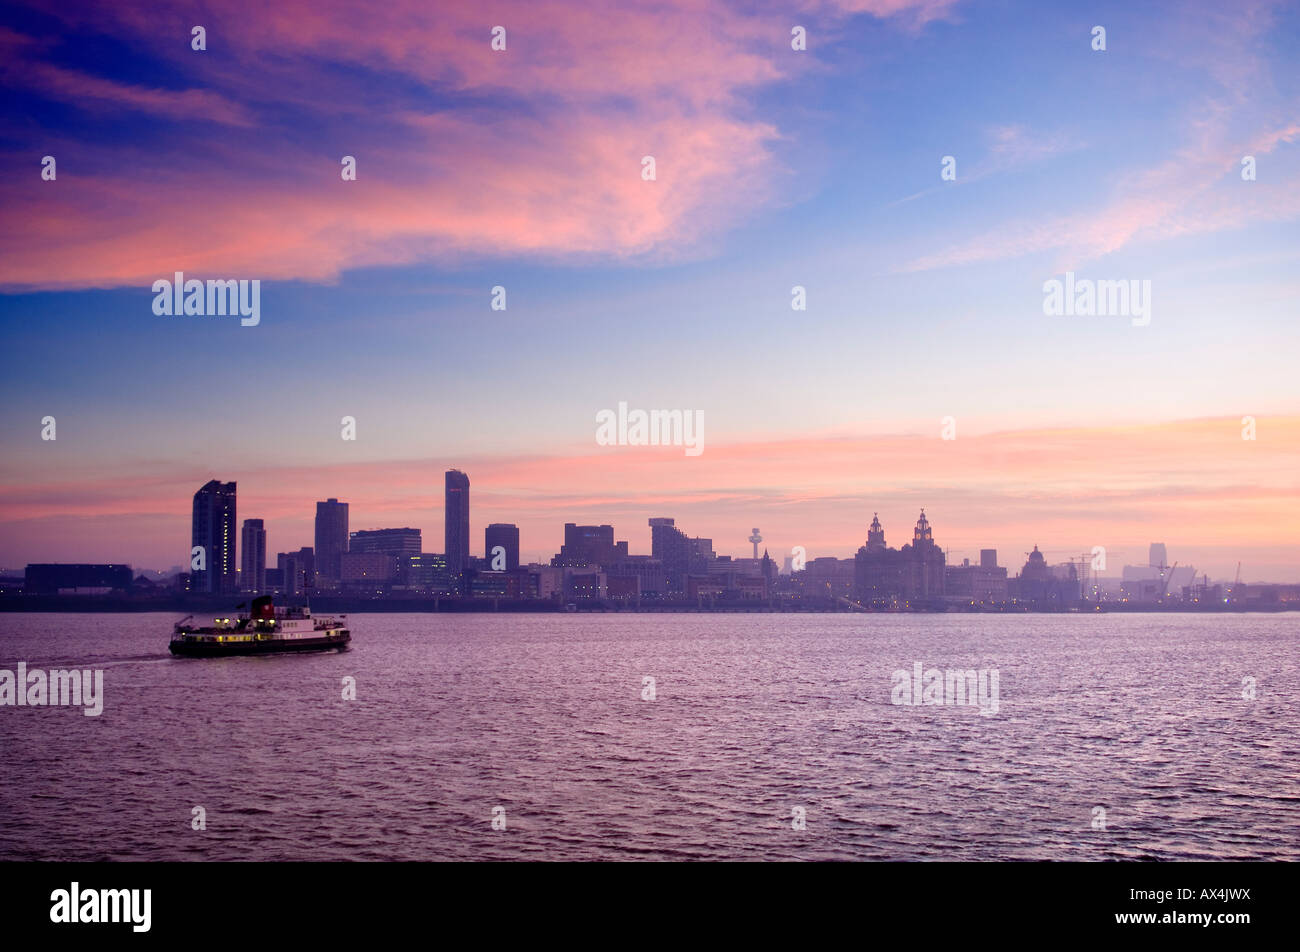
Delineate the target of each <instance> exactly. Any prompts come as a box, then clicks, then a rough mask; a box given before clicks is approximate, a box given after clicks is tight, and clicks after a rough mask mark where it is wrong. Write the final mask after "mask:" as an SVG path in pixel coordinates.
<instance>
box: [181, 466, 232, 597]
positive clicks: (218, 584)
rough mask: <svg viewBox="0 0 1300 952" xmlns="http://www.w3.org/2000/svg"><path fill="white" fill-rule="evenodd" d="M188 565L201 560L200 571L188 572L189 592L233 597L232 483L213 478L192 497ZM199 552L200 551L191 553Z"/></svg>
mask: <svg viewBox="0 0 1300 952" xmlns="http://www.w3.org/2000/svg"><path fill="white" fill-rule="evenodd" d="M190 545H191V546H192V547H193V548H192V549H191V562H190V564H191V566H193V565H194V560H196V559H198V558H200V557H201V559H202V561H201V563H200V564H201V565H202V566H203V567H202V568H201V569H192V570H191V574H190V591H192V592H205V593H208V594H213V595H233V594H234V593H235V591H236V579H237V576H236V573H235V484H234V483H223V482H221V481H219V480H216V479H213V480H210V481H209V482H207V483H205V484H204V486H203V488H202V489H200V490H199V491H198V492H196V493H195V494H194V517H193V520H192V524H191V528H190ZM194 549H199V550H201V552H194V551H193V550H194Z"/></svg>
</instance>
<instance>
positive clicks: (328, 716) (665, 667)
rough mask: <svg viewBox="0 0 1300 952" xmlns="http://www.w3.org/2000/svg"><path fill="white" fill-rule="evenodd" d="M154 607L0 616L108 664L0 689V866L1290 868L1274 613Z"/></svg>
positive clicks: (1294, 630)
mask: <svg viewBox="0 0 1300 952" xmlns="http://www.w3.org/2000/svg"><path fill="white" fill-rule="evenodd" d="M174 620H175V618H174V616H172V615H71V614H0V669H8V670H11V671H13V670H16V667H17V663H18V662H20V661H22V662H26V664H27V666H28V668H29V670H30V669H51V668H69V667H75V668H87V669H101V670H102V671H103V678H104V688H103V692H104V698H103V713H102V714H100V715H99V716H97V717H88V716H85V715H84V714H83V712H82V710H81V709H79V708H76V707H52V706H45V707H39V706H38V707H32V706H22V707H18V706H5V707H0V859H69V860H100V859H110V860H118V859H120V860H126V859H138V860H148V859H212V860H287V859H302V860H317V859H318V860H389V859H409V860H435V859H457V860H468V859H492V860H505V859H547V860H561V859H616V860H617V859H638V858H651V859H723V860H753V859H773V860H824V859H834V860H924V859H960V860H988V859H1059V860H1076V859H1081V860H1099V859H1256V858H1263V859H1290V860H1295V859H1300V738H1298V736H1297V735H1298V732H1300V711H1298V708H1297V700H1298V699H1300V662H1298V661H1297V647H1298V646H1300V615H1297V614H1294V613H1291V614H1281V615H1230V616H1208V615H1169V614H1165V615H1101V616H1077V615H1069V616H1055V615H1015V616H998V615H814V614H807V615H778V614H753V615H710V614H679V615H649V614H645V615H636V614H620V615H615V614H605V615H587V614H576V615H575V614H564V615H526V614H525V615H516V614H511V615H505V614H503V615H491V614H440V615H435V614H427V615H413V614H409V615H402V614H378V615H353V616H352V617H351V618H350V623H351V627H352V630H353V643H352V648H351V650H349V651H346V652H344V653H330V654H320V655H308V656H268V657H260V658H230V659H218V660H210V659H209V660H200V659H178V658H172V657H171V656H170V655H169V654H168V653H167V651H166V644H167V638H168V634H169V631H170V626H171V623H172V622H173V621H174ZM918 663H919V664H920V665H921V667H922V670H923V671H929V670H930V669H939V670H940V671H944V670H947V669H954V670H972V671H976V672H979V673H981V674H982V675H983V676H985V680H984V682H983V683H984V684H985V685H986V687H991V685H992V680H991V679H992V675H993V674H994V673H996V681H997V695H996V704H995V705H994V704H993V703H991V701H990V698H989V697H988V695H987V694H986V695H985V701H986V703H985V705H984V707H983V709H981V707H980V706H978V705H972V704H969V703H967V704H960V703H956V704H953V703H944V704H940V703H932V704H907V703H894V702H895V701H897V700H900V691H902V692H903V694H904V695H906V694H907V693H910V690H911V687H912V677H911V675H912V672H913V671H914V669H915V666H916V665H917V664H918ZM895 671H902V672H907V675H906V676H901V675H900V676H899V677H897V678H895V677H893V675H894V672H895ZM346 678H352V679H355V699H354V700H352V699H345V697H344V694H345V684H346V682H345V679H346ZM647 679H653V681H652V682H651V681H649V680H647ZM903 683H906V684H907V687H906V688H905V689H904V688H901V687H900V685H902V684H903ZM940 687H941V688H942V687H943V686H942V685H940ZM931 699H933V696H932V698H931ZM947 699H948V700H953V698H952V697H951V696H950V695H948V696H947ZM901 700H907V697H906V696H904V697H902V698H901ZM994 706H996V712H995V711H994V710H993V707H994ZM982 711H983V712H982ZM196 808H202V818H203V820H204V824H203V825H204V827H205V828H204V829H200V830H196V829H194V828H193V827H194V826H195V825H196V823H197V821H196V819H195V817H196ZM1099 811H1101V812H1099ZM494 821H495V822H494Z"/></svg>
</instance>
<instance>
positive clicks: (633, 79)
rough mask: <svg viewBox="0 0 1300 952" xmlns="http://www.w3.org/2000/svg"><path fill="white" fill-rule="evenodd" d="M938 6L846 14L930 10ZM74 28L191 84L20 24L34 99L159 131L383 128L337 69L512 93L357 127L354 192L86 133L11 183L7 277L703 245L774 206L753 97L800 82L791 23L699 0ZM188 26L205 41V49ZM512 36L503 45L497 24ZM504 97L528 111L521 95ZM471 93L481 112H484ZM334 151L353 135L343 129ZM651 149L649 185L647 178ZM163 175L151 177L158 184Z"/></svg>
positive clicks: (100, 8) (244, 158) (423, 7)
mask: <svg viewBox="0 0 1300 952" xmlns="http://www.w3.org/2000/svg"><path fill="white" fill-rule="evenodd" d="M948 6H949V4H948V3H944V2H939V3H936V2H934V0H889V2H884V3H871V4H853V5H849V6H846V7H845V8H844V9H843V10H840V11H839V12H838V14H837V15H840V16H843V15H848V12H849V11H851V10H858V9H860V10H862V11H865V12H868V13H871V14H874V15H877V16H882V17H896V16H900V15H903V14H905V13H909V12H911V13H914V14H915V15H916V16H917V17H920V18H921V19H922V20H925V19H931V18H933V17H935V16H938V15H940V13H941V12H942V11H943V10H945V9H946V8H947V7H948ZM50 12H51V13H52V14H54V15H56V16H59V17H61V18H63V19H64V21H65V22H66V23H67V25H68V28H69V29H71V30H73V31H76V30H90V29H93V30H95V31H99V32H109V33H114V34H117V35H120V36H124V37H126V38H129V39H130V40H131V41H132V42H133V43H137V44H139V43H144V44H148V46H149V47H150V49H151V50H152V51H153V53H154V54H155V55H158V56H162V57H164V58H167V59H170V60H171V61H172V64H173V66H174V67H175V68H176V69H177V70H178V71H183V72H184V74H185V75H187V76H189V77H192V79H193V83H194V86H195V88H193V89H187V90H182V91H166V90H157V89H145V88H139V87H134V86H128V85H125V84H121V83H115V82H108V81H105V80H99V79H95V78H92V77H89V76H85V75H83V74H81V73H77V72H73V71H70V70H66V69H62V68H56V67H54V66H51V65H48V64H44V63H41V62H40V61H39V59H36V61H35V62H32V60H31V57H34V56H35V53H34V52H33V49H32V46H33V44H31V43H30V42H27V41H24V40H23V39H22V38H21V37H17V36H16V34H7V36H8V38H9V42H8V43H7V44H6V45H7V46H9V47H12V48H22V49H23V50H24V55H25V56H27V57H28V65H29V67H30V68H26V69H18V70H15V71H13V73H12V75H11V79H14V78H16V77H22V76H25V77H26V80H27V83H28V85H29V87H30V88H32V89H34V90H35V91H38V92H41V93H43V94H45V95H52V96H55V97H57V98H61V99H64V100H67V101H74V102H75V101H78V100H79V99H80V100H84V101H86V102H87V103H89V102H90V101H94V102H99V103H107V104H110V105H112V106H114V107H118V108H130V109H136V110H144V111H148V112H151V113H154V114H156V115H159V116H163V117H166V118H171V119H176V118H186V117H191V118H195V119H198V120H205V121H213V122H217V123H225V124H235V125H244V124H247V123H248V122H249V121H250V120H249V118H248V117H249V115H252V114H255V113H256V112H257V109H258V107H260V106H267V107H275V108H278V109H281V110H283V109H284V108H293V109H301V110H303V111H304V112H306V113H308V114H311V115H314V116H317V117H321V116H324V117H332V118H333V119H336V120H337V119H339V118H340V117H348V116H356V117H359V118H364V119H367V120H372V119H374V118H376V117H375V116H374V115H373V113H374V112H375V106H374V104H373V103H371V102H368V101H366V100H364V99H362V98H358V92H357V90H356V89H355V88H353V86H352V85H350V84H349V82H348V80H347V79H346V78H345V77H343V76H341V75H340V74H339V73H338V72H337V71H335V70H333V69H327V68H325V65H324V64H330V65H331V66H337V65H340V64H345V65H353V66H357V67H361V68H364V69H368V70H372V71H380V72H387V73H394V74H399V75H400V76H401V77H402V78H403V80H404V81H405V82H407V83H408V84H415V85H416V86H421V85H422V86H424V87H425V88H427V89H429V90H430V91H435V90H436V91H438V93H439V96H441V97H442V98H444V99H445V98H447V97H448V96H451V97H455V96H458V95H459V96H489V97H505V98H506V101H507V104H506V105H504V106H501V107H499V108H498V110H497V111H489V112H487V113H480V112H476V111H475V110H474V109H473V108H469V109H466V110H453V111H451V112H450V113H443V112H438V113H433V112H431V113H428V114H413V113H411V112H409V111H407V112H406V113H405V114H396V115H394V114H392V113H389V112H383V111H382V110H381V112H382V118H383V119H385V120H390V121H391V122H392V123H393V124H394V127H395V129H394V132H393V135H391V136H388V135H378V134H376V133H373V132H370V133H367V134H366V135H361V136H358V141H357V142H356V144H355V145H353V146H349V147H348V148H347V151H348V153H349V154H354V155H356V157H357V159H358V169H359V175H358V181H356V182H355V183H343V182H342V181H341V180H340V177H339V166H338V162H339V159H340V158H341V154H340V155H322V154H320V153H319V151H306V150H305V149H304V148H303V147H302V146H301V145H300V144H298V143H297V142H296V141H294V140H284V141H282V138H281V137H282V133H283V132H284V130H282V129H272V130H268V131H269V132H270V136H269V137H268V138H267V140H266V145H265V148H264V149H260V150H255V151H254V152H253V153H252V154H250V153H249V152H248V150H243V151H241V152H239V153H237V154H235V153H228V152H227V151H226V150H225V148H224V145H223V143H222V141H221V138H220V136H216V137H213V138H211V139H210V140H209V144H208V145H205V146H203V147H199V145H198V143H197V142H196V140H187V145H186V149H185V152H184V157H183V159H181V160H178V162H172V161H171V160H170V159H169V160H167V162H166V163H165V164H164V163H162V162H160V161H159V160H158V157H156V156H150V155H149V154H147V153H145V152H143V151H141V150H138V149H136V148H135V147H134V146H132V145H130V144H123V145H122V146H121V147H120V148H119V149H118V150H117V151H116V153H114V152H112V151H109V152H103V153H100V154H97V155H96V156H95V160H96V161H97V163H98V164H97V166H96V168H95V169H93V170H91V169H88V168H84V167H78V165H77V163H76V162H75V159H76V158H78V157H79V152H80V150H79V147H78V143H76V142H75V141H67V142H63V143H55V144H52V145H50V146H49V147H48V148H49V149H50V150H51V151H52V152H54V151H55V149H56V148H57V153H55V154H56V157H61V156H68V157H69V158H67V159H61V161H60V169H59V180H58V182H57V184H55V183H42V182H38V181H37V180H35V179H33V180H32V181H31V182H28V181H15V180H14V179H13V178H12V177H11V178H9V179H8V180H6V181H5V182H4V183H2V184H0V202H2V203H3V204H4V206H5V207H6V209H7V210H8V211H9V212H10V213H11V215H12V218H13V220H15V221H18V222H20V223H22V224H21V225H20V227H18V228H15V229H11V230H9V231H8V232H7V233H6V235H4V236H3V237H0V286H8V287H11V288H12V287H34V288H50V287H80V286H97V287H105V286H118V285H132V284H147V283H149V282H151V281H152V280H154V279H155V278H157V277H159V276H161V275H165V274H169V273H170V272H172V271H174V270H185V271H189V272H191V273H196V274H197V273H204V274H211V275H218V276H224V275H228V274H248V275H253V276H260V277H263V278H305V279H309V280H329V279H332V278H334V277H336V276H337V275H338V274H339V273H340V271H342V270H344V269H347V268H354V267H361V266H366V265H373V264H403V263H408V262H411V261H416V260H427V259H429V258H431V257H435V256H438V255H445V254H460V253H468V254H479V255H496V254H533V255H538V256H544V257H545V256H575V255H576V256H584V255H590V256H597V255H599V256H613V257H623V256H628V255H652V256H660V257H678V256H681V255H684V254H690V253H693V251H694V249H695V248H696V247H697V244H698V243H699V242H700V241H701V240H702V239H704V238H706V237H707V236H709V235H711V234H714V233H717V232H719V231H720V230H723V229H726V228H729V227H733V226H735V225H736V224H737V223H739V222H741V221H743V220H744V218H745V217H746V216H748V215H750V214H752V213H753V212H754V211H755V210H756V209H758V208H761V207H763V206H764V205H765V204H766V203H768V202H769V201H771V200H772V198H773V196H774V194H775V186H776V183H777V180H778V179H779V177H780V176H781V174H782V171H781V169H779V168H778V166H777V163H776V160H775V158H774V155H773V152H772V144H773V142H774V141H775V140H776V138H777V137H778V135H779V133H778V131H777V130H776V129H775V128H773V127H772V126H771V125H770V124H768V123H766V122H763V121H761V120H758V119H756V118H754V117H753V116H752V115H750V114H749V111H748V108H747V96H748V94H749V92H750V91H751V90H752V89H754V88H755V87H757V86H759V85H761V84H765V83H771V82H775V81H778V80H780V79H782V78H783V77H784V76H785V75H786V74H787V72H788V71H789V70H790V69H793V68H794V65H793V61H792V58H791V57H790V56H789V55H787V54H789V52H790V51H789V46H788V41H789V34H788V26H787V25H786V19H788V18H786V17H779V18H778V17H775V16H774V14H773V13H772V12H771V11H757V12H741V10H739V9H738V8H734V7H731V6H727V5H718V4H712V3H705V2H701V0H668V2H663V3H645V4H627V5H617V6H603V5H602V6H599V7H583V6H582V5H575V4H572V3H567V2H559V0H538V2H514V0H511V2H504V3H496V4H492V5H490V6H486V7H484V6H476V5H464V4H429V3H425V2H416V0H395V2H392V3H386V4H381V5H378V6H375V5H361V4H354V3H342V2H329V0H321V2H311V3H307V2H301V3H285V4H270V5H267V4H261V3H252V2H245V3H235V4H228V5H222V6H221V7H219V8H213V9H210V10H205V11H204V12H203V13H202V14H197V13H195V12H193V11H192V10H191V9H190V8H189V7H188V6H184V5H175V6H171V5H164V6H163V7H161V8H157V7H154V8H151V9H149V10H145V9H142V8H138V7H136V6H134V5H131V4H121V5H110V6H104V5H101V4H93V5H92V4H76V3H73V4H58V5H51V6H50ZM193 21H198V22H201V24H202V25H203V26H204V27H205V28H206V30H207V43H208V51H207V52H206V53H196V52H194V51H192V50H191V49H190V46H189V31H190V27H191V26H192V25H193ZM497 24H500V25H503V26H505V27H506V30H507V49H506V51H505V52H503V53H501V52H494V51H492V49H491V48H490V39H491V37H490V33H489V30H490V28H491V27H492V26H494V25H497ZM511 99H514V100H517V101H518V104H517V106H515V105H510V104H509V101H510V100H511ZM471 101H472V100H471ZM333 138H338V137H337V136H335V137H333ZM644 155H652V156H654V157H655V160H656V163H657V176H658V177H657V181H653V182H646V181H642V179H641V160H642V157H643V156H644ZM146 180H147V183H146Z"/></svg>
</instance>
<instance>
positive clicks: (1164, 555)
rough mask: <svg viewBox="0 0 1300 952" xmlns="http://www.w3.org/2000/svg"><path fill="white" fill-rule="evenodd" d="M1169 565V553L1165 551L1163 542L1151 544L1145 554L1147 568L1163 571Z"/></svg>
mask: <svg viewBox="0 0 1300 952" xmlns="http://www.w3.org/2000/svg"><path fill="white" fill-rule="evenodd" d="M1167 565H1169V553H1168V552H1166V551H1165V544H1164V543H1163V542H1152V543H1151V549H1150V551H1149V552H1148V553H1147V566H1148V567H1150V568H1153V569H1163V568H1165V567H1166V566H1167Z"/></svg>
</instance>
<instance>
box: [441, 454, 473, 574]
mask: <svg viewBox="0 0 1300 952" xmlns="http://www.w3.org/2000/svg"><path fill="white" fill-rule="evenodd" d="M445 490H446V496H445V499H444V503H443V537H444V541H445V543H446V545H445V548H446V550H447V553H446V554H447V571H449V572H450V573H451V574H452V575H453V576H462V575H464V574H465V572H466V571H467V570H468V569H469V477H468V476H466V475H465V474H464V473H462V472H461V471H460V470H458V469H449V470H447V473H446V477H445Z"/></svg>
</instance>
